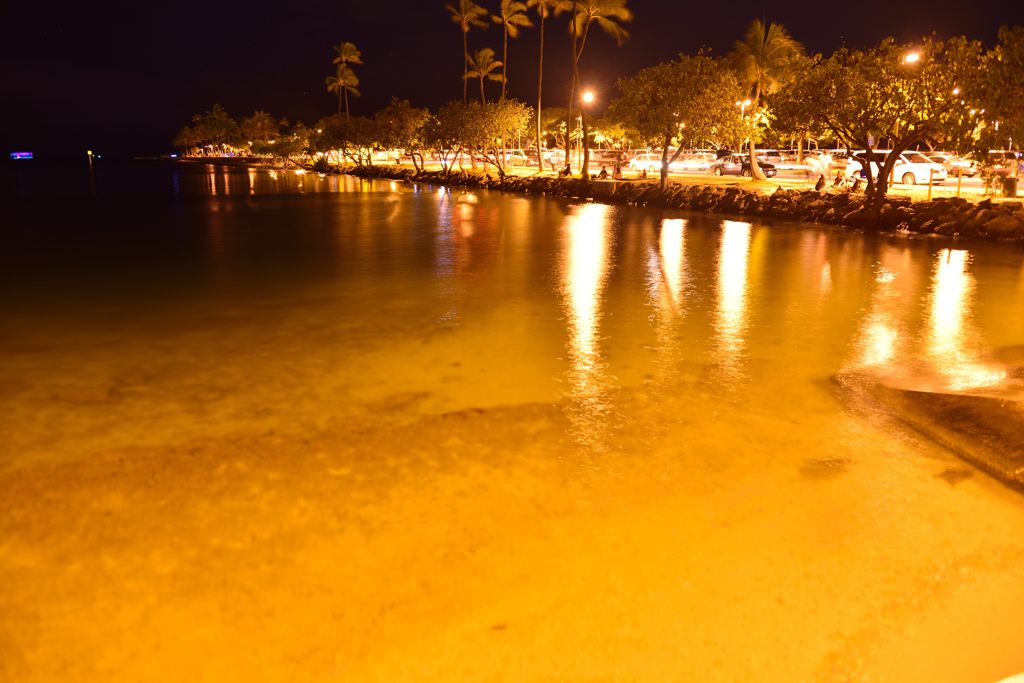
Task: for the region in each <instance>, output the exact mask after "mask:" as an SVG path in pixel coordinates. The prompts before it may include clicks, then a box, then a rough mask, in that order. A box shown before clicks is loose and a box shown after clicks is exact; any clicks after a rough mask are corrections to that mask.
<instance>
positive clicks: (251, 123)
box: [239, 110, 281, 147]
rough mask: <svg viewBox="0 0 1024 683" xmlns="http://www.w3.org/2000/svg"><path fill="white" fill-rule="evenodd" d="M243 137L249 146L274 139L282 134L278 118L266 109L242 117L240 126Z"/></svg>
mask: <svg viewBox="0 0 1024 683" xmlns="http://www.w3.org/2000/svg"><path fill="white" fill-rule="evenodd" d="M239 129H240V133H241V136H242V139H244V140H245V141H246V142H247V143H248V144H249V146H250V147H251V146H252V145H253V144H256V143H259V142H266V141H268V140H273V139H275V138H277V137H278V136H279V135H280V134H281V130H280V126H279V125H278V123H277V119H275V118H274V117H273V116H271V115H270V114H268V113H267V112H265V111H259V110H258V111H255V112H253V115H252V116H248V117H246V118H244V119H242V123H241V125H240V126H239Z"/></svg>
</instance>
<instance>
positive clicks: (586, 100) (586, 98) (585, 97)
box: [576, 90, 594, 173]
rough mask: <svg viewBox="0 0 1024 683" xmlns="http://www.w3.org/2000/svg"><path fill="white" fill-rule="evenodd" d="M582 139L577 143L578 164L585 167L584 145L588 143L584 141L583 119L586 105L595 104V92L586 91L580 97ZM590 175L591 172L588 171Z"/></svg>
mask: <svg viewBox="0 0 1024 683" xmlns="http://www.w3.org/2000/svg"><path fill="white" fill-rule="evenodd" d="M580 103H581V104H580V137H579V139H578V140H577V142H576V163H577V164H579V165H580V166H582V165H583V145H584V143H585V142H586V141H585V140H584V139H583V131H584V126H583V117H584V116H585V115H586V110H587V108H586V105H588V104H593V103H594V91H593V90H585V91H583V93H582V94H581V95H580ZM587 172H588V173H589V170H588V171H587Z"/></svg>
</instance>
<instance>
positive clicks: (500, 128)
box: [462, 99, 531, 178]
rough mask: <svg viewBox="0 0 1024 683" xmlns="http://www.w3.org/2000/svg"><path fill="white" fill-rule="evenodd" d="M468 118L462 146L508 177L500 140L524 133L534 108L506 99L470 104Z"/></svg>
mask: <svg viewBox="0 0 1024 683" xmlns="http://www.w3.org/2000/svg"><path fill="white" fill-rule="evenodd" d="M466 113H467V114H468V118H467V120H466V122H465V124H464V128H463V131H462V136H463V147H464V148H465V149H466V150H467V151H469V152H470V153H471V154H472V155H473V157H474V158H475V159H480V160H481V161H483V162H484V163H485V164H491V165H492V166H494V167H495V168H496V169H497V170H498V175H499V176H500V177H502V178H504V177H505V155H504V153H503V152H502V151H501V146H500V141H501V140H507V139H509V138H513V137H515V136H517V135H521V134H522V133H524V132H525V131H526V129H527V126H528V125H529V123H530V116H531V111H530V108H529V107H528V106H526V105H525V104H523V103H522V102H518V101H516V100H512V99H506V100H505V101H504V102H491V103H489V104H480V105H475V104H474V105H470V106H469V107H468V108H467V112H466Z"/></svg>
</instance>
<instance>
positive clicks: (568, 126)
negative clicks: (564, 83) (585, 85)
mask: <svg viewBox="0 0 1024 683" xmlns="http://www.w3.org/2000/svg"><path fill="white" fill-rule="evenodd" d="M577 8H578V5H577V3H576V0H573V2H572V14H570V15H569V21H570V22H571V24H570V26H572V30H571V31H570V32H569V35H570V37H571V40H570V43H569V47H570V50H571V51H570V53H569V58H570V59H572V65H573V70H572V75H571V76H570V78H569V80H570V81H571V83H572V84H571V86H570V87H569V106H568V110H567V111H566V113H565V165H566V166H568V165H569V152H570V150H569V147H570V145H572V105H573V102H574V101H575V100H576V10H577Z"/></svg>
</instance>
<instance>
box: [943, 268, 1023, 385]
mask: <svg viewBox="0 0 1024 683" xmlns="http://www.w3.org/2000/svg"><path fill="white" fill-rule="evenodd" d="M969 264H970V253H969V252H968V251H966V250H964V249H943V250H942V251H940V252H939V254H938V256H937V257H936V260H935V269H934V271H933V273H932V289H931V297H930V301H929V302H928V308H929V323H930V325H929V337H928V352H929V355H930V356H931V360H932V362H933V363H934V364H935V367H936V369H937V370H938V371H939V373H940V374H942V375H943V376H944V377H945V378H946V379H947V381H948V383H949V388H950V389H952V390H953V391H965V390H968V389H976V388H980V387H987V386H991V385H993V384H998V383H999V382H1001V381H1003V380H1004V379H1005V378H1006V371H1005V370H1000V369H997V368H994V367H990V366H986V365H984V364H982V363H980V362H979V361H978V358H977V355H976V354H975V353H973V352H972V349H971V344H970V341H971V340H970V337H971V336H972V332H973V331H972V329H971V327H970V326H969V320H970V317H971V307H972V306H973V304H974V285H975V283H974V277H973V276H972V275H971V274H970V273H969V272H968V266H969Z"/></svg>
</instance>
